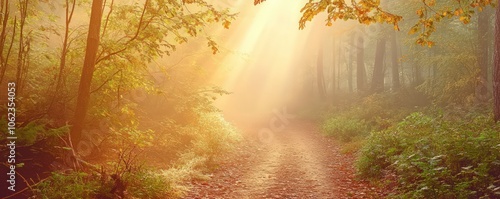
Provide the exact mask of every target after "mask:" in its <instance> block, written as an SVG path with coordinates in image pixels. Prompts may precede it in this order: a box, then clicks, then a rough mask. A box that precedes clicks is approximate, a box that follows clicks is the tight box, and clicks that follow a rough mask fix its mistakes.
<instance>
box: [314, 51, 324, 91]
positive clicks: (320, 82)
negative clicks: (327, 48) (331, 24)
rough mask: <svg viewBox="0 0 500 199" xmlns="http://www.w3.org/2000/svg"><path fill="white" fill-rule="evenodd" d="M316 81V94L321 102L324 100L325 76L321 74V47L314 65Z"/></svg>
mask: <svg viewBox="0 0 500 199" xmlns="http://www.w3.org/2000/svg"><path fill="white" fill-rule="evenodd" d="M316 80H317V82H318V94H319V97H320V99H321V100H325V98H326V90H325V76H324V74H323V47H320V49H319V52H318V61H317V63H316Z"/></svg>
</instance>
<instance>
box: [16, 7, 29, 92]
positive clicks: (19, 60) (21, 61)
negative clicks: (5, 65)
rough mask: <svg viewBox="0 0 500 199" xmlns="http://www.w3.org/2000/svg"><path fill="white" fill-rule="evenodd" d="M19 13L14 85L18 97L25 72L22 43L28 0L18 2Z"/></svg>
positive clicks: (23, 45)
mask: <svg viewBox="0 0 500 199" xmlns="http://www.w3.org/2000/svg"><path fill="white" fill-rule="evenodd" d="M19 13H20V15H21V16H20V18H21V19H20V22H19V49H18V53H17V71H16V84H17V92H18V95H20V93H21V92H22V90H23V87H24V84H23V80H24V76H23V75H25V71H24V70H23V69H24V68H25V65H24V63H25V60H24V59H26V57H25V55H26V51H25V41H24V24H25V23H26V17H27V15H28V0H24V1H19Z"/></svg>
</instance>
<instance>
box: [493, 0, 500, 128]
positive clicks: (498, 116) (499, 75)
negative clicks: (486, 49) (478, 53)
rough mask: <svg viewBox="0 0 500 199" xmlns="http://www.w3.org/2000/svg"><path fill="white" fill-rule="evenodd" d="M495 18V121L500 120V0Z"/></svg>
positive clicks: (499, 0)
mask: <svg viewBox="0 0 500 199" xmlns="http://www.w3.org/2000/svg"><path fill="white" fill-rule="evenodd" d="M497 5H499V6H497V8H496V17H495V18H496V19H495V55H494V56H495V60H494V67H493V68H494V69H493V96H494V97H493V98H494V107H493V112H494V114H495V116H494V119H495V122H498V121H500V0H498V1H497Z"/></svg>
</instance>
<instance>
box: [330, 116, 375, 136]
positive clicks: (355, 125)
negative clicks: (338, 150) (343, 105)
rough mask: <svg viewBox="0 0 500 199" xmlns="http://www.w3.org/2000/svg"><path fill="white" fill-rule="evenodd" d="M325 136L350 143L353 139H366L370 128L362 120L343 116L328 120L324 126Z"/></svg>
mask: <svg viewBox="0 0 500 199" xmlns="http://www.w3.org/2000/svg"><path fill="white" fill-rule="evenodd" d="M322 130H323V132H324V133H325V134H327V135H331V136H333V137H334V138H337V139H340V140H341V141H343V142H350V141H351V140H352V139H353V138H356V137H364V136H366V135H367V134H368V126H367V125H366V123H365V122H364V121H362V120H358V119H354V118H347V117H343V116H338V117H332V118H330V119H327V120H326V121H325V122H324V123H323V126H322Z"/></svg>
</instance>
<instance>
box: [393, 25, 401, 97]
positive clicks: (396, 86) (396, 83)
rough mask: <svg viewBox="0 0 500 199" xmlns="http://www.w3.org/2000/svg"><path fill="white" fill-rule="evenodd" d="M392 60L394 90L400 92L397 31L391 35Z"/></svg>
mask: <svg viewBox="0 0 500 199" xmlns="http://www.w3.org/2000/svg"><path fill="white" fill-rule="evenodd" d="M391 52H392V53H391V54H392V55H391V58H392V71H391V72H392V90H394V91H398V90H399V89H400V88H401V83H400V81H399V61H398V58H399V55H398V44H397V34H396V31H392V33H391Z"/></svg>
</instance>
